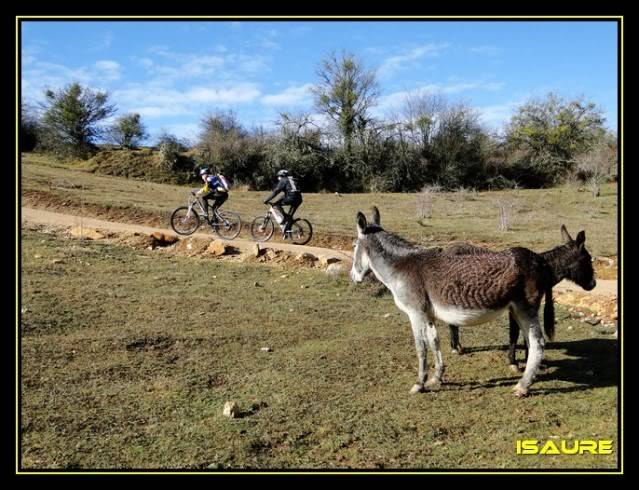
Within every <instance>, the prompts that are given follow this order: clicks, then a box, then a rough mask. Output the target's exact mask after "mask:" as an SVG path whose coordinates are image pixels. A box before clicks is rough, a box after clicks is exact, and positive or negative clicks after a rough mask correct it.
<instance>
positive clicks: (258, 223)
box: [251, 216, 275, 242]
mask: <svg viewBox="0 0 639 490" xmlns="http://www.w3.org/2000/svg"><path fill="white" fill-rule="evenodd" d="M274 231H275V227H274V226H273V220H271V219H270V218H265V217H264V216H260V217H259V218H255V219H254V220H253V223H251V235H253V238H255V240H257V241H258V242H265V241H266V240H269V239H270V238H271V237H272V236H273V232H274Z"/></svg>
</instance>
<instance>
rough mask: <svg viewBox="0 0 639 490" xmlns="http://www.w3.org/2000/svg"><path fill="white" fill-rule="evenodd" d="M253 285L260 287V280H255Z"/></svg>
mask: <svg viewBox="0 0 639 490" xmlns="http://www.w3.org/2000/svg"><path fill="white" fill-rule="evenodd" d="M253 286H255V287H256V288H259V287H261V284H260V283H259V282H257V281H255V282H254V283H253Z"/></svg>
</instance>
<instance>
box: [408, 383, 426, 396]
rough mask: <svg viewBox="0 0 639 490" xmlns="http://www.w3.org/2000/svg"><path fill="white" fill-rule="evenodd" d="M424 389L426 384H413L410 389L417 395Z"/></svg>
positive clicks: (412, 393)
mask: <svg viewBox="0 0 639 490" xmlns="http://www.w3.org/2000/svg"><path fill="white" fill-rule="evenodd" d="M423 391H424V385H413V387H412V388H411V389H410V394H411V395H416V394H417V393H422V392H423Z"/></svg>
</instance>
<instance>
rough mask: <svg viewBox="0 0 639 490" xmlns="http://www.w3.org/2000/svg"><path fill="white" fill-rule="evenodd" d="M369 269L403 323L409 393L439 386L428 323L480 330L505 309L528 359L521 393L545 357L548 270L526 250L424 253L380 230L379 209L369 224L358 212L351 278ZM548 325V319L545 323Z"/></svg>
mask: <svg viewBox="0 0 639 490" xmlns="http://www.w3.org/2000/svg"><path fill="white" fill-rule="evenodd" d="M371 271H372V272H373V274H375V276H376V277H377V279H379V280H380V281H381V282H382V283H383V284H384V285H385V286H386V287H387V288H388V289H389V290H390V291H391V292H392V294H393V297H394V299H395V304H396V305H397V307H398V308H399V309H400V310H402V311H403V312H404V313H406V314H407V315H408V317H409V319H410V322H411V327H412V330H413V336H414V338H415V348H416V350H417V358H418V368H419V374H418V377H417V383H416V384H415V385H414V386H413V387H412V389H411V390H410V391H411V393H419V392H422V391H424V390H427V389H438V388H439V387H440V386H441V382H442V376H443V374H444V363H443V361H442V354H441V350H440V347H439V338H438V335H437V330H436V328H435V320H436V319H439V320H441V321H443V322H445V323H449V324H454V325H461V326H465V325H479V324H481V323H485V322H487V321H489V320H492V319H494V318H495V317H497V316H498V315H499V314H500V313H501V312H502V311H504V310H506V309H507V308H511V311H512V312H513V315H514V316H515V319H516V320H517V323H518V324H519V327H520V328H521V330H522V332H523V334H524V336H525V337H526V338H527V339H528V345H529V347H530V355H529V356H528V361H527V364H526V369H525V371H524V373H523V376H522V378H521V379H520V380H519V382H518V383H517V385H516V386H515V387H514V391H515V394H516V395H517V396H525V395H526V394H527V393H528V388H529V387H530V385H531V384H532V382H533V380H534V378H535V375H536V374H537V370H538V369H539V364H540V363H541V360H542V359H543V356H544V337H543V335H542V333H541V327H540V325H539V319H538V313H539V307H540V304H541V299H542V297H543V296H544V295H545V296H546V301H550V302H552V287H551V286H549V284H550V282H551V275H552V273H551V271H550V268H549V267H548V264H547V263H546V261H544V260H542V259H541V258H540V257H539V255H537V254H536V253H534V252H531V251H530V250H528V249H525V248H511V249H508V250H504V251H502V252H487V253H483V254H476V255H475V254H470V255H469V254H466V255H448V254H443V253H441V250H439V249H424V248H421V247H419V246H417V245H414V244H411V243H409V242H407V241H405V240H404V239H402V238H400V237H398V236H397V235H394V234H392V233H389V232H387V231H385V230H384V229H383V228H382V227H381V226H380V215H379V210H378V209H377V208H376V207H375V208H373V218H372V221H371V223H370V224H369V223H367V222H366V217H365V216H364V215H363V214H362V213H361V212H359V213H357V241H356V242H355V251H354V254H353V267H352V269H351V278H352V279H353V281H355V282H361V281H362V280H363V279H364V277H365V276H366V275H367V274H368V273H369V272H371ZM545 321H552V322H554V318H550V319H545ZM427 346H428V347H430V349H431V351H432V352H433V354H434V355H435V373H434V375H433V376H432V377H431V378H430V379H428V381H427V380H426V377H427V371H428V364H427V361H426V352H427Z"/></svg>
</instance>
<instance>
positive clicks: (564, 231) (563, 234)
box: [561, 225, 572, 243]
mask: <svg viewBox="0 0 639 490" xmlns="http://www.w3.org/2000/svg"><path fill="white" fill-rule="evenodd" d="M561 238H563V239H564V243H570V242H572V237H571V236H570V233H568V230H567V229H566V225H561Z"/></svg>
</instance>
